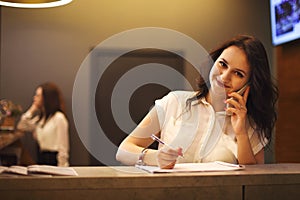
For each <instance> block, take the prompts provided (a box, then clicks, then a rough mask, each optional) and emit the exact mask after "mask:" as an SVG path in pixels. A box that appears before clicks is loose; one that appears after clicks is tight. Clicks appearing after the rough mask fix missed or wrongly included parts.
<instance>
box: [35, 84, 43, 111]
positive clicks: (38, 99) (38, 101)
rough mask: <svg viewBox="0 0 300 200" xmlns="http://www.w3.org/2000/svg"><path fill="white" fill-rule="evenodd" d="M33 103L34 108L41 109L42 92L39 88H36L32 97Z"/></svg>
mask: <svg viewBox="0 0 300 200" xmlns="http://www.w3.org/2000/svg"><path fill="white" fill-rule="evenodd" d="M33 103H34V105H35V106H36V107H38V108H42V107H43V90H42V88H41V87H39V88H37V89H36V91H35V95H34V97H33Z"/></svg>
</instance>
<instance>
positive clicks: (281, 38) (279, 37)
mask: <svg viewBox="0 0 300 200" xmlns="http://www.w3.org/2000/svg"><path fill="white" fill-rule="evenodd" d="M270 9H271V28H272V42H273V44H274V45H279V44H283V43H286V42H290V41H292V40H296V39H298V38H300V0H270Z"/></svg>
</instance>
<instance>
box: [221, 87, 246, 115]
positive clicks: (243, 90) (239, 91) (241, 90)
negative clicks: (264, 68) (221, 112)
mask: <svg viewBox="0 0 300 200" xmlns="http://www.w3.org/2000/svg"><path fill="white" fill-rule="evenodd" d="M248 85H249V84H248V83H246V84H245V85H244V86H243V87H241V88H240V89H239V90H238V91H236V93H238V94H239V95H242V96H243V95H244V93H245V91H246V89H247V86H248ZM231 99H234V98H233V97H231ZM230 107H232V105H231V104H229V103H227V104H226V108H230ZM226 113H227V115H231V114H232V113H231V112H229V111H227V112H226Z"/></svg>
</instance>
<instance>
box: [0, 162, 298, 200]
mask: <svg viewBox="0 0 300 200" xmlns="http://www.w3.org/2000/svg"><path fill="white" fill-rule="evenodd" d="M74 169H75V170H76V171H77V173H78V174H79V176H72V177H67V176H55V177H32V176H13V177H4V176H2V177H1V176H0V196H1V197H2V196H3V197H6V198H5V199H16V198H18V197H23V198H24V197H26V198H25V199H59V198H62V197H63V198H64V200H66V199H122V200H124V199H164V197H168V198H171V199H172V200H174V199H182V198H185V199H187V200H188V199H200V197H201V199H202V198H206V199H255V200H257V199H264V200H265V199H282V198H284V200H287V199H298V197H299V196H300V164H266V165H251V166H250V165H249V166H246V168H245V169H244V170H241V171H227V172H197V173H194V172H193V173H167V174H150V173H147V172H145V171H142V170H140V169H137V168H134V167H125V166H120V167H74ZM287 194H288V195H287Z"/></svg>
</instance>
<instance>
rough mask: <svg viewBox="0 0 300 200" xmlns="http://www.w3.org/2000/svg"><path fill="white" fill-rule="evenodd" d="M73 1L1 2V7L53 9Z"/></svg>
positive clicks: (12, 0)
mask: <svg viewBox="0 0 300 200" xmlns="http://www.w3.org/2000/svg"><path fill="white" fill-rule="evenodd" d="M71 1H72V0H1V1H0V5H1V6H9V7H16V8H51V7H57V6H62V5H66V4H68V3H70V2H71Z"/></svg>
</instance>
